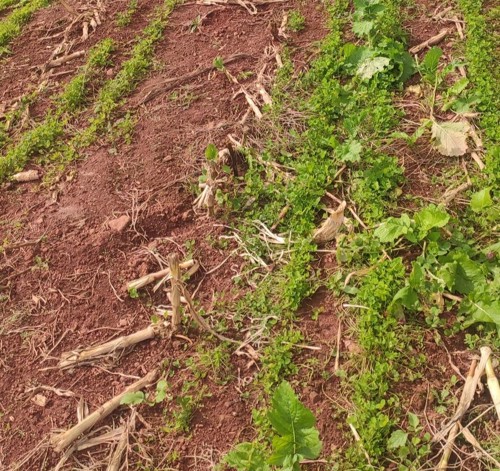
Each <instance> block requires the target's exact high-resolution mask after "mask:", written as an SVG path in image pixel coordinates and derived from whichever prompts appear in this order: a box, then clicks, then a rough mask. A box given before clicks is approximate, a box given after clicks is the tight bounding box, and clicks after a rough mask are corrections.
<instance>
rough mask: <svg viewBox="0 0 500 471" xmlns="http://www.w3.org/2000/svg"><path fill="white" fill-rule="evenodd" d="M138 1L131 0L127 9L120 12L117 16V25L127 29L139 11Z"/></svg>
mask: <svg viewBox="0 0 500 471" xmlns="http://www.w3.org/2000/svg"><path fill="white" fill-rule="evenodd" d="M138 3H139V2H138V0H130V1H129V3H128V5H127V9H126V10H125V11H123V12H118V13H117V15H116V20H115V21H116V24H117V25H118V26H120V27H122V28H123V27H125V26H128V25H129V24H130V22H131V21H132V18H133V16H134V14H135V12H136V11H137V6H138Z"/></svg>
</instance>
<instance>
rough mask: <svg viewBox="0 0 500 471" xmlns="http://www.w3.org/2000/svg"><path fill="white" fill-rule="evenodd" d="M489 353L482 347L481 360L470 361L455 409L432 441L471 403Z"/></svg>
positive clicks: (486, 348) (448, 427)
mask: <svg viewBox="0 0 500 471" xmlns="http://www.w3.org/2000/svg"><path fill="white" fill-rule="evenodd" d="M490 355H491V350H490V349H489V348H488V347H483V348H481V360H480V361H479V364H478V365H477V360H473V361H472V363H471V366H470V368H469V373H468V374H467V378H466V379H465V384H464V388H463V390H462V395H461V396H460V401H459V403H458V407H457V410H456V411H455V414H454V415H453V417H452V418H451V419H450V420H449V421H448V424H447V425H445V426H444V427H443V428H442V429H441V430H440V431H439V432H437V433H436V434H435V435H434V437H433V439H432V441H434V442H437V441H441V440H443V439H444V437H445V436H446V435H447V434H448V433H449V431H450V430H451V429H452V427H453V426H454V424H455V423H456V422H458V421H460V419H461V418H462V417H463V415H464V414H465V413H466V412H467V410H468V409H469V407H470V405H471V403H472V400H473V399H474V395H475V393H476V388H477V385H478V383H479V379H480V378H481V375H482V374H483V372H484V369H485V367H486V363H487V361H488V358H489V357H490ZM476 365H477V367H476Z"/></svg>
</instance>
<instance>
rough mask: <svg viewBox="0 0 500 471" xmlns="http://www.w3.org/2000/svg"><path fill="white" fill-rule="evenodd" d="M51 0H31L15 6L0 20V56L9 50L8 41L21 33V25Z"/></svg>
mask: <svg viewBox="0 0 500 471" xmlns="http://www.w3.org/2000/svg"><path fill="white" fill-rule="evenodd" d="M50 1H51V0H33V1H31V2H29V3H27V4H25V5H22V6H20V7H18V8H16V9H15V10H14V11H13V12H12V13H11V14H10V15H9V16H7V18H4V19H3V20H1V21H0V57H1V56H2V55H3V54H6V53H8V52H9V50H8V45H9V44H10V42H11V41H12V40H13V39H15V38H16V37H17V36H19V35H20V34H21V31H22V29H23V26H24V25H25V24H26V23H27V22H28V21H29V20H30V19H31V17H32V16H33V14H34V13H36V12H37V11H38V10H40V9H41V8H44V7H46V6H48V5H49V4H50Z"/></svg>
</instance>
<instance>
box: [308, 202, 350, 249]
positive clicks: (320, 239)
mask: <svg viewBox="0 0 500 471" xmlns="http://www.w3.org/2000/svg"><path fill="white" fill-rule="evenodd" d="M345 208H346V202H345V201H342V202H341V203H340V204H339V206H338V207H337V209H335V210H332V209H328V210H327V211H328V212H329V213H330V215H329V216H328V217H327V218H326V219H325V220H324V221H323V223H322V224H321V226H320V227H318V228H317V229H316V230H315V231H314V233H313V241H314V242H315V243H317V244H324V243H326V242H329V241H331V240H332V239H333V238H334V237H335V236H336V235H337V232H338V231H339V229H340V227H341V226H342V223H343V222H344V210H345Z"/></svg>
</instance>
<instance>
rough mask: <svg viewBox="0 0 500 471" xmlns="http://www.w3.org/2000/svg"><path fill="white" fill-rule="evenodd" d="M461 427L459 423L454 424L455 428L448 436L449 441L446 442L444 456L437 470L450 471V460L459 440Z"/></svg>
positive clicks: (452, 428)
mask: <svg viewBox="0 0 500 471" xmlns="http://www.w3.org/2000/svg"><path fill="white" fill-rule="evenodd" d="M459 427H460V425H459V423H458V422H455V423H454V424H453V427H451V430H450V432H449V434H448V440H446V444H445V446H444V448H443V456H442V457H441V460H440V461H439V464H438V465H437V468H436V470H437V471H445V470H446V469H448V462H449V460H450V456H451V452H452V451H453V445H454V444H455V439H456V438H457V435H458V429H459Z"/></svg>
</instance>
